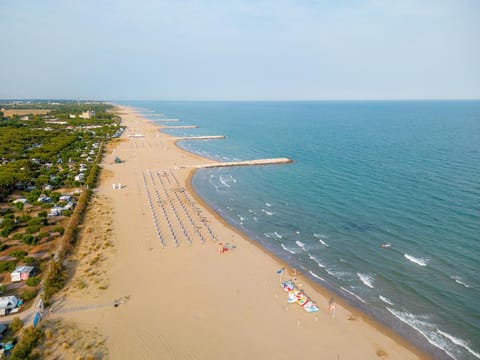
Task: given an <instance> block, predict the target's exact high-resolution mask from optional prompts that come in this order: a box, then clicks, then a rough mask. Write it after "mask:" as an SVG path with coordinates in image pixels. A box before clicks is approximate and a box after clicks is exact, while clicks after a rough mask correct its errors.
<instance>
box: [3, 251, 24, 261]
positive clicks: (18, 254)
mask: <svg viewBox="0 0 480 360" xmlns="http://www.w3.org/2000/svg"><path fill="white" fill-rule="evenodd" d="M27 254H28V252H26V251H25V250H15V251H12V252H10V254H8V255H10V256H13V257H14V258H16V259H17V260H23V258H24V257H25V256H27Z"/></svg>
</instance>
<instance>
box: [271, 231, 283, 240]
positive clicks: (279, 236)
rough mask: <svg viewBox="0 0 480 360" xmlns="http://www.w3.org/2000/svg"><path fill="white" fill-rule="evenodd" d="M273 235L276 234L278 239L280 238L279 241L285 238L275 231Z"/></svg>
mask: <svg viewBox="0 0 480 360" xmlns="http://www.w3.org/2000/svg"><path fill="white" fill-rule="evenodd" d="M273 234H274V235H275V236H276V237H277V238H279V239H281V238H282V237H283V236H282V235H280V234H279V233H278V232H276V231H275V232H274V233H273Z"/></svg>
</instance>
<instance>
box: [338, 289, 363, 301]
mask: <svg viewBox="0 0 480 360" xmlns="http://www.w3.org/2000/svg"><path fill="white" fill-rule="evenodd" d="M340 289H342V290H343V291H345V292H346V293H348V294H350V295H352V296H353V297H354V298H356V299H357V300H360V301H361V302H363V303H364V304H366V303H367V302H366V301H365V300H363V299H362V298H361V297H360V296H358V295H357V294H355V293H354V292H352V291H350V290H348V289H345V288H344V287H343V286H340Z"/></svg>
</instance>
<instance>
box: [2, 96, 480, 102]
mask: <svg viewBox="0 0 480 360" xmlns="http://www.w3.org/2000/svg"><path fill="white" fill-rule="evenodd" d="M54 100H58V101H81V102H85V101H97V102H111V103H115V102H121V101H162V102H169V101H178V102H329V101H335V102H337V101H338V102H341V101H352V102H360V101H363V102H367V101H372V102H373V101H399V102H400V101H480V97H479V98H391V99H389V98H383V99H382V98H377V99H374V98H372V99H361V98H349V99H335V98H332V99H94V98H91V99H88V98H84V99H80V98H54V97H49V98H0V102H1V101H54Z"/></svg>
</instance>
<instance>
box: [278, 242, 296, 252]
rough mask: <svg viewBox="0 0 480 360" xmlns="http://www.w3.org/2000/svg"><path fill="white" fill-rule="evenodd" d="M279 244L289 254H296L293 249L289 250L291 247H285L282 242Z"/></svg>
mask: <svg viewBox="0 0 480 360" xmlns="http://www.w3.org/2000/svg"><path fill="white" fill-rule="evenodd" d="M280 246H281V247H282V249H283V250H285V251H288V252H289V253H290V254H296V252H295V251H293V250H291V249H289V248H287V247H286V246H285V245H283V244H280Z"/></svg>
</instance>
